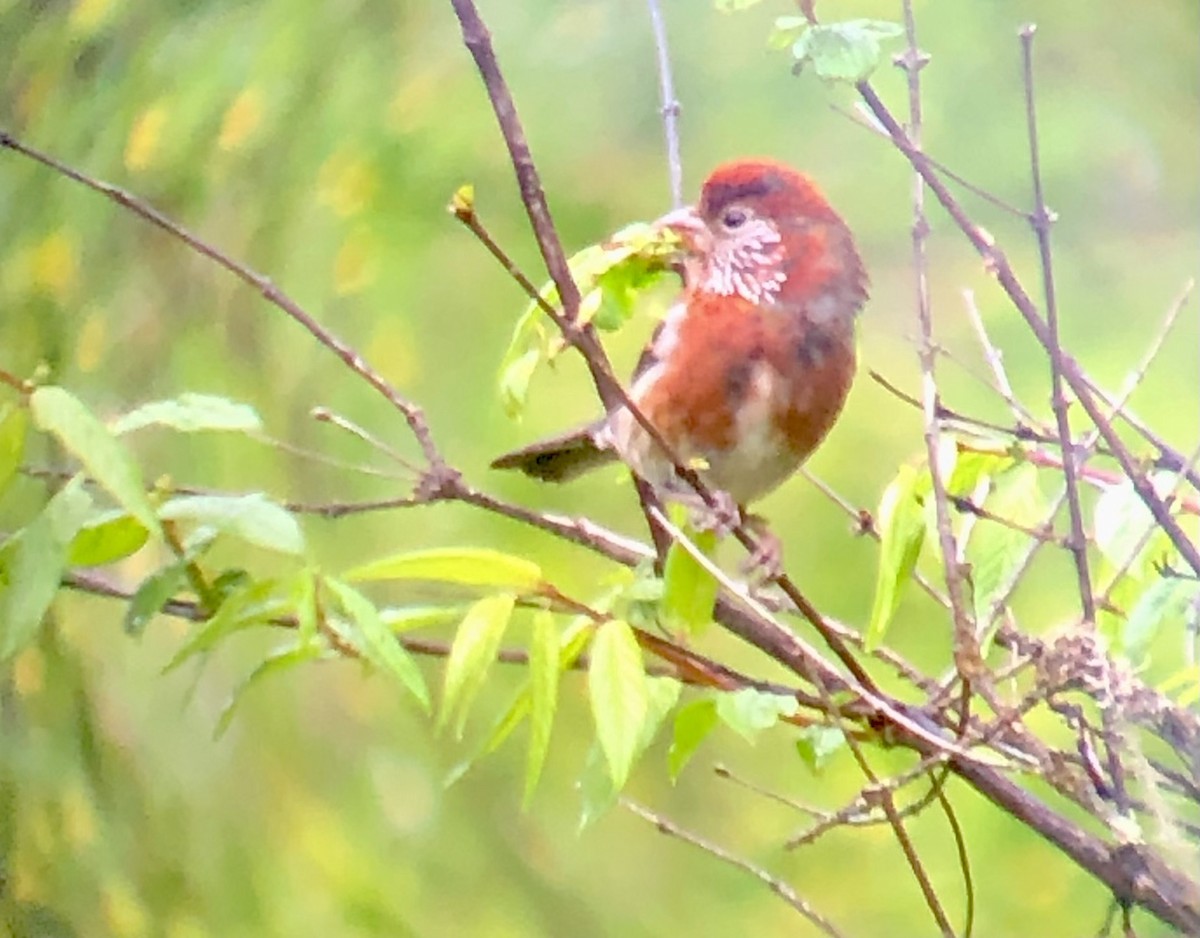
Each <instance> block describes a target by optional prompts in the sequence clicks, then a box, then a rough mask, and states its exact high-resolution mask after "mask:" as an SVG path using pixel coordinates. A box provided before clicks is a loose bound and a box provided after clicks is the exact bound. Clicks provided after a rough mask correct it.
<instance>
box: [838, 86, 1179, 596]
mask: <svg viewBox="0 0 1200 938" xmlns="http://www.w3.org/2000/svg"><path fill="white" fill-rule="evenodd" d="M855 87H856V88H857V89H858V93H859V94H860V95H861V96H862V99H863V100H864V101H865V102H866V104H867V107H869V108H870V109H871V113H872V114H874V115H875V118H876V119H877V120H878V121H879V122H880V124H882V125H883V127H884V128H885V129H886V130H887V132H888V135H889V136H890V137H891V138H892V143H893V145H894V146H895V147H896V149H897V150H899V151H900V153H901V154H902V155H903V156H904V157H905V159H907V160H908V161H909V163H910V164H911V165H912V167H913V168H914V169H915V170H916V171H917V172H918V173H920V174H921V178H922V179H924V180H925V182H926V184H927V185H928V186H929V190H930V191H931V192H932V193H933V194H934V196H935V197H936V198H937V200H938V202H940V203H941V205H942V207H943V208H944V209H945V210H946V211H947V213H949V215H950V217H951V218H952V219H953V221H954V223H955V225H956V226H957V227H958V229H959V230H960V231H961V232H962V233H963V234H964V235H965V236H966V238H967V240H968V241H970V242H971V245H972V247H974V248H975V250H976V251H978V252H979V254H980V256H982V257H983V259H984V261H985V263H986V265H987V268H988V270H989V271H990V272H991V273H992V274H993V275H994V276H995V277H996V279H997V281H998V282H999V283H1000V286H1001V287H1002V288H1003V289H1004V292H1005V293H1007V294H1008V297H1009V299H1011V300H1012V302H1013V305H1014V306H1015V307H1016V309H1017V311H1018V312H1019V313H1020V314H1021V317H1022V318H1023V319H1024V320H1025V323H1026V325H1028V326H1029V329H1030V331H1031V332H1032V333H1033V334H1034V337H1035V338H1036V339H1037V340H1038V343H1039V344H1040V345H1041V346H1042V348H1043V349H1046V350H1047V351H1048V350H1049V348H1050V345H1051V342H1050V337H1049V335H1048V333H1047V331H1046V324H1045V322H1044V321H1043V320H1042V317H1041V315H1040V314H1039V313H1038V311H1037V306H1036V305H1035V304H1034V302H1033V300H1032V299H1030V297H1029V294H1028V293H1026V292H1025V288H1024V287H1023V286H1022V285H1021V282H1020V281H1019V280H1018V279H1017V276H1016V274H1015V273H1013V269H1012V266H1011V265H1010V264H1009V263H1008V258H1007V257H1005V255H1004V252H1003V251H1002V250H1000V248H999V246H998V245H997V244H996V240H995V239H994V238H993V237H992V236H991V235H990V234H988V233H987V232H986V231H984V230H983V229H982V228H980V227H979V226H978V225H976V224H975V222H973V221H972V220H971V219H970V217H969V216H968V215H967V214H966V212H965V211H964V210H963V208H962V206H961V205H960V204H959V203H958V200H957V199H955V198H954V196H953V195H952V194H951V192H950V190H949V189H948V188H946V185H945V184H944V183H943V182H942V181H941V180H940V179H939V178H938V176H937V173H936V172H935V170H934V169H933V167H932V166H930V164H929V162H928V161H927V160H925V159H924V156H923V154H922V153H921V152H920V150H919V149H917V148H915V147H914V146H913V144H912V141H911V140H909V138H908V135H907V134H906V133H905V131H904V128H903V127H901V126H900V123H899V122H898V121H897V120H896V118H895V117H894V116H893V115H892V113H891V111H889V110H888V108H887V106H886V105H885V104H884V103H883V101H882V99H881V98H880V97H879V95H878V94H877V93H876V92H875V89H874V88H872V87H871V85H870V84H869V83H868V82H865V81H861V82H858V84H857V85H855ZM1060 366H1061V371H1062V376H1063V378H1064V380H1065V381H1066V382H1067V385H1068V386H1069V387H1070V388H1071V391H1072V392H1073V393H1074V394H1075V397H1076V398H1077V399H1078V401H1079V403H1080V405H1081V406H1082V407H1083V409H1084V410H1085V411H1086V412H1087V415H1088V418H1089V419H1090V420H1091V421H1092V424H1093V425H1094V426H1095V428H1096V429H1097V430H1098V431H1099V433H1100V436H1101V437H1102V438H1103V439H1104V442H1105V443H1106V444H1107V445H1108V448H1109V449H1110V450H1111V451H1112V454H1113V456H1114V457H1115V458H1116V460H1117V462H1119V463H1120V464H1121V469H1122V471H1123V472H1124V473H1125V475H1126V477H1127V478H1128V479H1129V482H1130V484H1131V485H1132V486H1133V488H1134V491H1135V492H1137V494H1138V497H1139V498H1140V499H1141V500H1142V503H1143V504H1144V505H1145V506H1146V508H1147V509H1148V510H1149V511H1150V514H1152V515H1153V516H1154V520H1155V521H1156V522H1158V524H1159V526H1160V527H1161V528H1162V529H1163V530H1164V531H1165V532H1166V533H1167V536H1168V537H1169V538H1170V539H1171V543H1172V544H1174V545H1175V547H1176V549H1177V550H1178V551H1179V553H1180V556H1181V557H1183V559H1184V560H1185V561H1186V563H1187V565H1188V566H1189V567H1191V568H1192V572H1193V573H1195V574H1196V575H1197V576H1200V550H1198V549H1197V548H1196V545H1195V544H1193V543H1192V542H1191V539H1190V538H1189V537H1188V536H1187V533H1186V532H1185V531H1184V530H1183V528H1181V527H1180V526H1179V523H1178V522H1177V521H1176V520H1175V519H1174V518H1173V517H1171V512H1170V511H1169V510H1168V509H1167V507H1166V506H1165V505H1164V504H1163V502H1162V499H1160V498H1159V497H1158V496H1157V495H1156V494H1155V492H1154V487H1153V486H1152V485H1151V484H1150V481H1149V480H1148V479H1147V478H1146V474H1145V473H1144V472H1143V471H1142V469H1141V468H1140V466H1139V465H1138V461H1137V459H1136V458H1135V457H1134V456H1133V454H1132V453H1131V452H1130V451H1129V448H1128V447H1127V446H1126V445H1125V443H1124V441H1123V440H1122V439H1121V437H1120V435H1119V434H1118V433H1117V432H1116V430H1115V429H1114V428H1113V426H1112V423H1111V422H1110V421H1109V420H1108V419H1107V418H1106V417H1105V415H1104V413H1103V412H1102V411H1101V409H1100V406H1099V404H1098V403H1097V401H1096V398H1095V396H1094V395H1093V393H1092V391H1091V389H1090V387H1089V386H1088V381H1087V378H1086V376H1085V375H1084V373H1083V370H1082V369H1081V368H1080V367H1079V363H1078V362H1076V361H1075V359H1074V358H1073V357H1072V356H1071V355H1069V354H1067V353H1066V352H1065V351H1063V352H1062V353H1061V355H1060Z"/></svg>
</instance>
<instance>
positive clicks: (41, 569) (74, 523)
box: [0, 476, 92, 661]
mask: <svg viewBox="0 0 1200 938" xmlns="http://www.w3.org/2000/svg"><path fill="white" fill-rule="evenodd" d="M91 507H92V500H91V498H90V497H89V496H88V494H87V492H85V491H84V489H83V484H82V480H81V479H80V478H79V477H78V476H76V477H75V478H74V479H72V480H71V481H70V482H68V483H67V484H66V485H65V486H64V487H63V488H62V489H60V490H59V491H58V492H57V493H56V494H55V496H54V497H53V498H52V499H50V501H49V502H47V503H46V507H45V508H43V509H42V511H41V512H40V513H39V514H38V515H37V517H35V518H34V519H33V520H32V521H30V522H29V524H28V525H26V526H25V528H24V529H23V530H22V531H21V532H20V533H19V534H17V535H14V537H13V538H11V539H10V540H9V541H8V542H7V543H6V544H5V545H4V546H5V552H4V556H5V561H4V569H3V573H4V580H5V581H6V582H5V585H4V587H3V589H0V661H6V660H8V659H9V658H11V657H12V656H13V655H15V654H16V653H17V652H19V651H21V650H22V649H23V648H25V646H26V645H28V644H29V643H30V642H31V641H32V640H33V638H34V636H35V635H36V634H37V629H38V626H39V625H41V622H42V619H43V618H44V617H45V615H46V612H47V610H48V609H49V608H50V604H51V602H53V601H54V597H55V596H56V595H57V594H58V591H59V588H60V586H61V583H62V576H63V573H64V571H65V569H66V565H67V545H68V544H69V543H70V541H71V538H72V537H74V535H75V532H76V531H77V530H78V529H79V526H80V524H82V523H83V519H84V518H85V517H87V513H88V511H89V510H90V509H91Z"/></svg>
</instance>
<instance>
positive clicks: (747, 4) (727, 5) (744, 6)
mask: <svg viewBox="0 0 1200 938" xmlns="http://www.w3.org/2000/svg"><path fill="white" fill-rule="evenodd" d="M760 3H762V0H716V6H717V9H718V10H720V11H721V12H722V13H736V12H738V11H740V10H749V9H750V8H751V7H755V6H758V5H759V4H760Z"/></svg>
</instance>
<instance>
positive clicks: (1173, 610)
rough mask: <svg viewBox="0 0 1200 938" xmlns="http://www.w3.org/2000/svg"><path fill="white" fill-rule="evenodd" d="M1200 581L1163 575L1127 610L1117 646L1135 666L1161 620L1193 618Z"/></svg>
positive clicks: (1198, 596) (1161, 622)
mask: <svg viewBox="0 0 1200 938" xmlns="http://www.w3.org/2000/svg"><path fill="white" fill-rule="evenodd" d="M1198 599H1200V583H1198V582H1197V581H1196V580H1193V579H1189V578H1186V577H1178V576H1165V577H1162V578H1161V579H1158V580H1156V581H1154V582H1153V583H1152V584H1150V586H1149V588H1148V589H1146V590H1145V591H1144V592H1143V593H1142V595H1141V596H1140V597H1139V599H1138V601H1137V605H1135V606H1134V607H1133V610H1132V611H1131V612H1130V613H1129V619H1128V621H1127V622H1126V623H1125V626H1124V628H1122V629H1121V631H1120V635H1119V640H1120V648H1121V650H1122V651H1123V652H1124V654H1125V657H1126V658H1128V659H1129V660H1130V661H1131V662H1133V663H1134V664H1135V665H1137V664H1140V663H1141V662H1142V659H1143V658H1144V657H1145V654H1146V650H1147V649H1148V648H1149V646H1150V643H1151V642H1153V641H1154V638H1155V636H1156V635H1157V634H1158V630H1159V628H1160V627H1161V626H1162V624H1163V623H1164V622H1167V621H1170V620H1176V621H1179V622H1183V621H1185V620H1187V619H1190V620H1192V621H1195V618H1196V603H1197V600H1198Z"/></svg>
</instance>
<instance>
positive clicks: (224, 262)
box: [0, 130, 446, 470]
mask: <svg viewBox="0 0 1200 938" xmlns="http://www.w3.org/2000/svg"><path fill="white" fill-rule="evenodd" d="M0 148H4V149H8V150H12V151H13V152H15V153H20V154H21V155H22V156H25V157H28V158H29V159H31V160H34V161H35V162H37V163H41V164H42V165H43V166H45V167H47V168H49V169H52V170H54V172H56V173H58V174H59V175H60V176H65V177H66V178H67V179H71V180H73V181H74V182H77V183H79V184H80V185H82V186H85V187H87V188H88V189H91V190H92V191H93V192H97V193H99V194H100V195H102V196H104V197H105V198H107V199H110V200H111V201H113V202H115V203H116V204H117V205H120V206H122V207H123V208H126V209H128V210H129V211H131V212H133V214H134V215H136V216H138V217H139V218H141V219H142V220H143V221H147V222H149V223H150V224H152V225H154V226H155V227H157V228H160V229H162V230H163V231H165V232H167V233H168V234H170V235H171V236H173V237H174V238H176V239H177V240H179V241H182V242H183V243H184V244H186V245H187V246H188V247H189V248H191V249H192V250H193V251H195V252H196V253H197V254H202V255H203V256H205V257H207V258H208V259H209V260H211V261H212V262H213V263H215V264H216V265H217V266H218V267H222V268H224V269H225V270H227V271H229V272H230V273H231V274H233V275H234V276H235V277H237V278H238V279H239V280H241V281H242V282H243V283H245V284H247V285H249V286H251V287H253V288H254V289H255V290H257V291H258V292H259V294H260V295H261V296H262V297H263V299H265V300H266V301H267V302H268V303H270V304H271V305H272V306H275V307H276V308H278V309H279V310H281V311H282V312H284V313H285V314H287V315H288V316H289V317H291V318H292V319H293V320H295V321H296V322H297V323H299V324H300V325H301V326H302V327H303V328H304V329H305V330H307V332H308V333H309V334H310V335H311V336H312V337H313V338H314V339H316V340H317V342H318V343H319V344H320V345H323V346H324V347H325V348H327V349H329V350H330V351H331V352H333V353H334V354H335V355H336V356H337V357H338V358H340V359H341V360H342V363H343V364H345V366H346V367H347V368H349V369H350V370H351V371H353V372H354V373H355V374H356V375H358V376H359V377H360V378H362V379H363V380H364V381H366V382H367V384H369V385H370V386H371V387H372V388H374V389H375V390H376V391H378V392H379V393H380V394H381V395H383V397H384V398H385V399H386V400H387V402H388V403H389V404H391V405H392V406H393V407H394V408H395V409H396V410H397V411H399V412H400V414H401V415H402V416H403V417H404V420H405V422H406V423H407V424H408V427H409V429H410V430H411V431H412V434H413V437H414V438H415V439H416V441H417V443H418V445H419V446H420V447H421V451H422V453H423V454H424V456H425V460H426V462H427V463H428V464H429V466H430V468H431V469H433V470H443V469H445V465H446V464H445V461H444V460H443V458H442V455H441V453H440V452H439V451H438V448H437V446H436V445H435V444H434V442H433V436H432V434H431V433H430V431H429V425H428V424H427V423H426V421H425V414H424V412H423V411H422V410H421V408H420V407H418V406H417V405H416V404H414V403H413V402H412V401H410V400H409V399H408V398H406V397H405V396H404V395H402V394H401V393H400V392H399V391H398V390H396V388H394V387H392V385H391V384H389V383H388V382H387V381H386V380H385V379H384V377H383V376H382V375H381V374H380V373H379V372H377V371H376V370H375V369H374V368H372V367H371V366H370V365H369V364H367V362H366V361H365V360H364V359H363V358H362V356H361V355H359V354H358V352H356V351H355V350H354V349H353V348H351V347H350V346H349V345H348V344H346V343H345V342H343V341H342V340H341V339H339V338H338V337H337V336H336V335H334V334H333V333H332V332H330V331H329V330H328V329H327V328H325V327H324V326H322V325H321V324H320V323H319V322H317V320H316V319H314V318H313V317H312V316H311V315H310V314H309V313H308V312H306V311H305V310H304V308H303V307H301V306H300V305H299V304H298V303H297V302H296V301H295V300H293V299H292V298H291V297H290V296H288V295H287V294H286V293H284V292H283V291H282V290H280V289H279V288H278V287H276V286H275V284H273V283H272V282H271V281H270V280H269V279H268V278H267V277H265V276H263V275H262V274H260V273H258V272H257V271H254V270H252V269H251V268H249V267H247V266H246V265H245V264H243V263H241V262H240V261H236V260H234V259H233V258H232V257H230V256H229V255H228V254H226V253H225V252H224V251H222V250H220V249H219V248H217V247H214V246H213V245H212V244H210V243H208V242H207V241H205V240H204V239H202V238H201V237H199V236H198V235H196V234H194V233H192V232H191V231H190V230H188V229H187V228H184V227H183V226H182V225H180V224H179V223H177V222H175V221H173V220H172V219H170V218H168V217H167V216H166V215H164V214H163V213H162V212H160V211H159V210H158V209H156V208H154V207H153V206H152V205H150V203H148V202H146V201H144V200H143V199H140V198H138V197H137V196H135V195H132V194H131V193H129V192H126V191H125V190H124V189H120V188H118V187H117V186H114V185H112V184H111V183H107V182H103V181H102V180H99V179H96V178H94V177H92V176H89V175H87V174H86V173H83V172H81V171H79V170H77V169H75V168H73V167H71V166H68V165H67V164H65V163H63V162H61V161H59V160H57V159H55V158H54V157H52V156H50V155H49V154H46V153H43V152H42V151H40V150H37V149H35V148H33V147H31V146H29V145H27V144H25V143H23V142H22V141H20V140H18V139H17V138H16V137H14V136H12V135H11V134H9V133H7V132H6V131H3V130H0Z"/></svg>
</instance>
